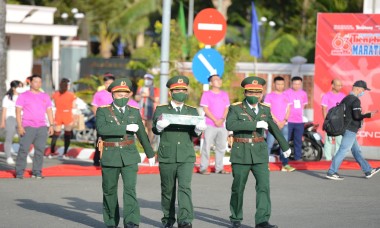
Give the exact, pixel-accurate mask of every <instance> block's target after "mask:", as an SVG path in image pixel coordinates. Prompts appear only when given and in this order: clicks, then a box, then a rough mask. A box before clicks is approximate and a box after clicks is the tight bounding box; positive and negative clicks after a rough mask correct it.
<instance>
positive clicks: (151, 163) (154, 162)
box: [148, 157, 156, 166]
mask: <svg viewBox="0 0 380 228" xmlns="http://www.w3.org/2000/svg"><path fill="white" fill-rule="evenodd" d="M148 160H149V166H154V165H155V164H156V157H153V158H148Z"/></svg>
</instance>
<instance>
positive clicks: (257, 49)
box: [251, 2, 261, 58]
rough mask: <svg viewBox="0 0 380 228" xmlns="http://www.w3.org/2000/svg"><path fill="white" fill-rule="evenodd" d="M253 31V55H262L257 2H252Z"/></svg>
mask: <svg viewBox="0 0 380 228" xmlns="http://www.w3.org/2000/svg"><path fill="white" fill-rule="evenodd" d="M251 23H252V32H251V55H252V56H255V57H256V58H260V57H261V46H260V36H259V22H258V21H257V14H256V9H255V4H254V3H253V2H252V16H251Z"/></svg>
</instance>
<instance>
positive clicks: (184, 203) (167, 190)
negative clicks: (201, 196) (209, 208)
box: [159, 162, 194, 224]
mask: <svg viewBox="0 0 380 228" xmlns="http://www.w3.org/2000/svg"><path fill="white" fill-rule="evenodd" d="M159 168H160V177H161V207H162V211H163V213H164V217H163V218H162V219H161V221H162V223H163V224H166V223H171V224H174V223H175V221H176V219H175V199H176V182H177V181H178V215H177V222H178V224H181V223H183V222H189V223H191V222H192V221H193V219H194V211H193V202H192V199H191V179H192V176H193V169H194V163H192V162H184V163H162V162H160V163H159Z"/></svg>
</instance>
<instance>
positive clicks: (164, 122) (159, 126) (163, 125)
mask: <svg viewBox="0 0 380 228" xmlns="http://www.w3.org/2000/svg"><path fill="white" fill-rule="evenodd" d="M169 125H170V122H169V120H159V121H157V124H156V127H157V131H159V132H161V131H162V130H164V129H165V128H166V127H167V126H169Z"/></svg>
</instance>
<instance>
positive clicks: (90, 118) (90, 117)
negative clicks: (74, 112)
mask: <svg viewBox="0 0 380 228" xmlns="http://www.w3.org/2000/svg"><path fill="white" fill-rule="evenodd" d="M76 103H77V109H78V110H80V113H81V114H82V115H83V117H84V129H81V130H76V129H74V130H73V132H74V134H73V135H74V139H75V140H76V141H78V142H88V143H92V142H95V140H96V127H95V115H94V113H93V112H92V111H91V108H90V107H89V106H88V105H87V104H86V103H85V102H84V101H83V100H81V99H80V98H77V100H76Z"/></svg>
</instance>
